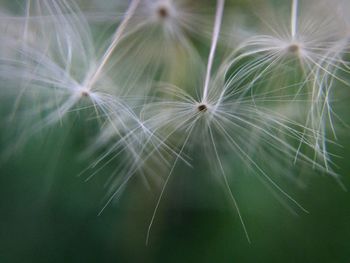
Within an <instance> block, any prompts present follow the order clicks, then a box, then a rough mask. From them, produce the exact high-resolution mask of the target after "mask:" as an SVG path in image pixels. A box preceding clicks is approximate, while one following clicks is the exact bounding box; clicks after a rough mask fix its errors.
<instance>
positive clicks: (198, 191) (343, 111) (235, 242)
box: [0, 90, 350, 263]
mask: <svg viewBox="0 0 350 263" xmlns="http://www.w3.org/2000/svg"><path fill="white" fill-rule="evenodd" d="M343 93H345V94H346V95H345V96H344V94H343ZM1 95H2V94H1ZM335 97H337V98H341V101H336V103H335V105H336V107H335V110H336V112H337V113H338V114H339V115H340V116H341V117H342V118H343V120H344V121H347V122H348V123H349V122H350V117H349V116H348V112H349V101H350V97H349V91H348V90H345V91H344V90H342V91H341V92H340V95H339V96H335ZM4 101H6V103H4ZM1 102H2V104H1V107H0V108H1V111H0V115H1V116H0V117H1V118H2V120H3V121H1V122H0V123H1V124H0V149H1V151H2V152H6V150H8V148H9V145H11V143H12V142H13V141H12V140H15V138H16V136H11V135H12V131H13V127H12V126H15V124H16V123H14V122H12V123H9V122H8V121H7V116H8V111H9V109H11V105H10V104H11V100H6V98H2V100H1ZM73 123H74V125H73V126H72V124H69V121H67V122H64V123H63V124H62V126H60V127H52V128H51V129H50V130H49V131H47V130H46V131H44V132H43V133H42V134H38V135H36V136H33V137H31V138H30V140H29V141H28V143H26V144H25V145H24V146H23V147H21V148H20V149H19V151H16V154H13V155H10V156H5V157H4V158H2V159H1V163H0V263H3V262H4V263H7V262H9V263H17V262H18V263H20V262H21V263H22V262H67V263H70V262H240V263H244V262H284V263H289V262H290V263H292V262H308V263H309V262H310V263H314V262H317V263H319V262H327V263H331V262H332V263H333V262H334V263H348V262H350V194H349V193H348V192H346V191H343V190H342V188H341V187H340V186H339V185H338V184H337V183H336V181H335V180H334V179H333V178H330V177H329V176H327V175H322V174H317V173H316V172H315V173H311V174H312V175H310V176H308V177H307V178H305V180H304V179H303V180H302V181H303V185H304V187H301V186H300V185H298V184H295V183H293V182H291V181H288V180H286V181H283V180H282V181H281V182H280V183H281V184H282V186H283V189H284V190H286V191H287V192H288V193H290V194H291V195H292V196H293V197H294V198H295V199H296V200H298V202H300V204H302V205H303V206H304V207H305V208H307V209H308V210H309V212H310V214H306V213H303V212H301V211H298V215H295V214H293V213H291V212H290V211H289V210H288V209H286V208H285V207H283V206H282V205H281V204H280V203H279V202H278V200H277V199H276V198H275V196H274V195H273V194H271V192H270V191H269V189H267V188H266V187H265V186H264V185H262V184H261V183H260V182H259V180H257V179H256V178H255V177H254V176H250V175H247V174H246V173H245V172H244V171H243V170H242V167H232V171H233V172H234V173H235V174H236V175H237V177H236V178H233V179H232V180H231V187H232V190H233V193H234V194H235V196H236V197H237V200H238V202H239V205H240V208H241V212H242V215H243V217H244V219H245V222H246V226H247V229H248V232H249V234H250V238H251V241H252V242H251V244H249V243H248V242H247V240H246V238H245V236H244V232H243V228H242V226H241V224H240V222H239V219H238V216H237V213H236V211H235V210H234V209H232V204H231V203H230V201H229V200H228V199H227V197H226V194H225V193H224V190H223V189H222V188H221V185H220V184H217V183H216V181H215V178H214V176H213V175H212V174H211V173H210V172H209V171H208V169H206V167H201V165H199V166H198V165H197V168H196V169H195V170H191V169H190V168H187V167H185V166H179V167H178V168H177V170H176V173H175V175H174V176H173V178H172V179H171V181H170V183H169V186H168V188H167V190H166V192H165V195H164V198H163V200H162V202H161V205H160V208H159V211H158V213H157V216H156V218H155V222H154V225H153V228H152V231H151V236H150V242H149V244H148V246H146V245H145V241H146V234H147V228H148V225H149V222H150V219H151V216H152V213H153V209H154V207H155V204H156V201H157V198H158V196H159V193H160V189H152V190H151V191H149V190H147V188H146V187H145V186H144V184H143V183H142V180H141V179H140V178H138V177H135V178H134V179H133V180H131V181H130V183H129V184H128V187H127V188H126V190H125V191H124V193H123V195H122V197H121V198H120V199H119V200H118V202H114V203H112V204H111V205H109V206H108V207H107V209H106V210H105V211H104V212H103V213H102V214H101V215H100V216H98V213H99V211H100V209H101V207H102V206H103V204H104V203H103V200H104V196H105V193H106V191H107V189H106V188H105V187H104V184H105V182H106V180H107V178H108V176H109V174H110V173H111V171H113V167H110V168H107V169H105V170H103V171H101V172H100V173H99V174H98V175H97V176H95V177H94V178H93V179H92V180H90V181H88V182H85V181H84V179H85V178H84V177H79V176H77V175H78V174H79V173H80V172H81V171H82V170H83V169H85V168H86V167H87V166H88V165H89V164H90V163H89V160H86V159H82V158H81V152H82V150H84V149H85V146H86V143H87V141H86V139H85V138H90V135H91V134H90V133H89V128H88V127H87V126H88V124H86V123H84V120H82V119H75V121H74V122H73ZM14 130H16V128H15V129H14ZM348 130H349V129H348V128H342V127H341V128H340V129H339V133H338V136H339V138H338V141H337V142H339V144H341V145H342V146H343V147H337V146H333V147H332V149H331V152H332V153H334V154H336V155H339V156H340V157H334V159H333V160H334V162H335V163H336V164H337V165H338V166H339V167H338V168H337V169H336V172H338V173H339V174H341V175H342V181H343V183H344V185H345V186H346V187H347V188H348V189H350V177H349V175H350V162H349V160H350V134H349V132H348ZM10 147H11V146H10ZM198 158H199V160H196V161H197V162H200V161H201V160H200V157H198ZM281 175H282V177H283V171H281Z"/></svg>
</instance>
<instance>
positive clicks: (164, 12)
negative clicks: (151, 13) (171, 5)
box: [157, 6, 170, 19]
mask: <svg viewBox="0 0 350 263" xmlns="http://www.w3.org/2000/svg"><path fill="white" fill-rule="evenodd" d="M157 14H158V17H159V18H160V19H166V18H168V17H169V15H170V13H169V10H168V8H167V7H166V6H159V7H158V9H157Z"/></svg>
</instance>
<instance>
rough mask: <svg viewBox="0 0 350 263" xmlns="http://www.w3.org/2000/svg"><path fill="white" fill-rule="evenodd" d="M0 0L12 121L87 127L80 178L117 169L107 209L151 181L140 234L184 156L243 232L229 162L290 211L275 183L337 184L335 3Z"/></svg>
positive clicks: (338, 33) (2, 62)
mask: <svg viewBox="0 0 350 263" xmlns="http://www.w3.org/2000/svg"><path fill="white" fill-rule="evenodd" d="M7 2H8V4H7ZM2 3H3V4H1V5H0V32H1V34H0V42H1V44H0V78H1V86H0V87H1V94H4V96H5V94H10V96H12V97H11V98H13V101H14V103H13V104H12V105H13V109H12V113H11V116H12V119H13V118H16V117H17V116H19V115H20V114H21V112H23V111H24V112H25V113H26V114H25V118H21V119H25V121H26V122H27V123H30V125H27V126H26V128H25V131H24V134H25V136H24V137H25V140H27V139H28V138H30V137H31V136H33V135H35V134H36V133H38V132H39V131H41V130H43V129H45V128H47V127H50V126H54V125H56V124H57V123H60V122H62V121H64V120H65V119H67V118H68V115H72V114H75V113H77V112H78V113H81V112H89V114H90V116H89V118H88V119H86V121H87V122H88V121H91V120H95V119H97V120H98V125H99V126H98V134H97V135H96V138H94V140H93V143H91V145H89V146H88V149H87V152H88V153H89V154H95V153H97V152H98V153H100V154H99V156H98V157H97V158H95V160H94V162H93V163H92V164H91V166H90V167H88V168H87V172H88V173H89V177H88V179H90V178H92V177H93V176H94V175H95V174H97V173H98V172H99V171H101V170H102V169H104V167H106V166H107V165H109V164H111V163H113V162H115V163H117V165H116V166H118V168H117V169H116V170H115V172H114V175H115V176H114V177H113V179H112V180H111V181H109V184H110V191H109V193H108V196H109V198H108V201H107V202H106V206H107V205H108V203H110V201H112V200H113V199H115V198H117V197H118V196H120V194H121V192H122V190H123V189H124V188H125V186H126V185H127V183H128V182H129V180H130V179H131V178H132V177H134V176H136V175H138V176H142V177H143V178H144V180H145V183H146V184H147V185H152V184H153V185H154V184H156V185H161V186H162V191H161V193H160V197H159V199H158V202H157V205H156V208H155V210H154V214H153V217H152V220H151V223H150V228H151V226H152V223H153V220H154V217H155V215H156V211H157V208H158V205H159V203H160V201H161V199H162V196H163V192H164V190H165V188H166V186H167V184H168V181H169V178H170V177H172V176H173V175H174V174H175V173H176V166H177V165H178V164H179V163H183V164H185V165H188V166H190V167H192V166H193V162H192V160H193V159H194V156H191V154H193V153H195V155H198V156H200V158H203V159H202V161H203V163H206V164H207V165H208V168H209V169H211V171H212V173H213V174H215V175H217V178H218V180H221V181H222V182H223V185H224V187H225V190H226V191H227V192H228V193H229V196H230V198H231V199H232V203H233V204H234V207H235V208H236V209H237V211H238V214H239V217H240V220H241V222H242V225H243V227H244V230H245V231H246V229H245V226H244V222H243V219H242V217H241V215H240V212H239V208H238V205H237V202H236V199H235V198H234V195H233V193H232V191H231V190H230V187H229V180H230V178H231V177H232V176H234V172H232V170H235V169H232V167H231V165H232V164H231V159H232V158H233V159H235V160H239V162H236V163H241V164H243V165H244V166H246V167H248V168H249V169H250V170H251V171H252V172H254V173H255V174H256V175H257V176H258V177H259V179H261V180H263V181H264V182H266V183H268V184H269V185H270V186H271V188H273V189H274V190H275V191H277V192H279V193H280V194H281V195H282V196H283V197H284V198H286V199H287V200H288V201H290V202H291V203H292V204H294V205H296V206H298V207H299V208H301V209H303V208H302V207H301V206H300V205H299V204H298V203H297V202H296V201H295V200H294V199H293V198H292V197H291V196H289V195H288V194H287V193H286V192H285V191H284V190H283V189H282V188H280V187H279V185H278V184H277V183H276V182H275V181H274V179H273V178H274V173H279V174H280V173H281V171H285V172H283V173H285V174H289V172H288V171H286V170H288V169H289V168H288V167H293V166H298V165H300V166H302V167H308V168H306V169H314V170H317V171H319V172H322V173H326V174H329V175H331V176H334V177H335V178H337V173H336V172H335V171H334V170H333V167H334V165H333V163H332V160H331V158H330V156H331V155H330V153H329V152H328V150H327V147H328V145H329V144H331V143H333V141H334V140H335V139H336V123H337V122H338V119H339V117H338V115H337V113H336V112H335V111H334V109H333V107H332V106H333V104H334V103H335V102H336V100H337V97H336V96H335V94H337V90H339V89H347V88H348V85H349V76H350V74H349V69H350V68H349V67H350V65H349V61H348V58H349V56H348V50H349V40H350V21H349V18H348V16H347V15H345V14H348V13H349V12H350V9H349V8H350V7H349V5H348V4H347V3H346V1H342V0H332V1H322V0H321V1H320V0H317V1H316V0H284V1H281V3H280V6H274V5H273V3H272V2H271V1H268V0H264V1H260V2H259V3H254V7H253V8H254V10H252V6H251V5H249V4H244V3H240V4H237V3H236V1H234V0H232V1H229V0H227V1H226V2H225V0H217V1H209V0H208V1H202V0H201V1H200V0H198V1H191V0H130V1H117V0H115V1H97V0H89V1H86V0H84V1H73V0H27V1H24V4H23V5H22V6H20V7H19V8H17V9H14V8H13V7H12V6H11V1H3V2H2ZM255 8H256V10H259V12H257V11H256V10H255ZM18 9H21V11H18ZM11 10H15V11H11ZM238 10H239V11H238ZM203 61H205V62H203ZM6 98H7V96H6ZM19 109H21V110H19ZM22 117H23V116H22ZM19 119H20V118H19ZM68 119H69V118H68ZM16 124H18V122H17V121H16V122H12V123H11V125H16ZM21 137H22V138H23V136H21ZM193 149H195V150H193ZM101 152H102V153H101ZM89 156H90V158H91V155H89ZM228 156H229V158H228ZM204 158H205V159H204ZM194 168H195V167H194ZM290 171H292V169H291V168H290ZM104 208H105V207H104ZM150 228H149V230H150ZM246 236H247V238H248V240H249V237H248V234H247V231H246Z"/></svg>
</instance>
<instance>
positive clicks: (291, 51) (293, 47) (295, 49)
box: [288, 44, 300, 53]
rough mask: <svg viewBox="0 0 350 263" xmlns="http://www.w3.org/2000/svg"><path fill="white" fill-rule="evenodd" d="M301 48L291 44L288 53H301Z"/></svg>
mask: <svg viewBox="0 0 350 263" xmlns="http://www.w3.org/2000/svg"><path fill="white" fill-rule="evenodd" d="M299 49H300V47H299V45H298V44H291V45H290V46H289V47H288V51H289V52H290V53H297V52H298V51H299Z"/></svg>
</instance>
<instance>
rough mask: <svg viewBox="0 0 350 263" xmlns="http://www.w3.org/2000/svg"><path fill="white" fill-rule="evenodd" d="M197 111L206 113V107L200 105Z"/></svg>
mask: <svg viewBox="0 0 350 263" xmlns="http://www.w3.org/2000/svg"><path fill="white" fill-rule="evenodd" d="M197 109H198V111H199V112H206V111H207V109H208V107H207V105H205V104H200V105H199V106H198V108H197Z"/></svg>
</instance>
